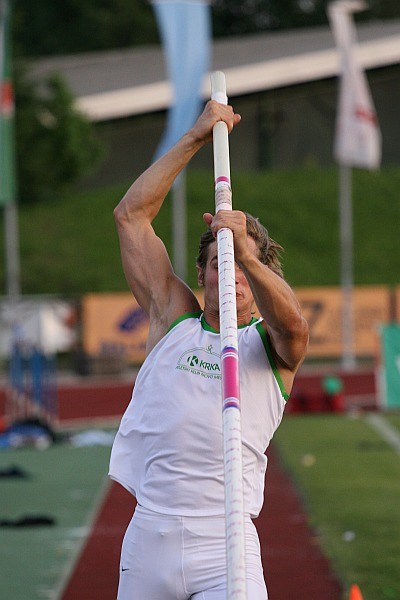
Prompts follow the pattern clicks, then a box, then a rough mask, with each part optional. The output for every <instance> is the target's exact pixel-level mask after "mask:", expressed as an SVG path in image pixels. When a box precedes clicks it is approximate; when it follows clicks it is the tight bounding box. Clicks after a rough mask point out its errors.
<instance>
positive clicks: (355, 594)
mask: <svg viewBox="0 0 400 600" xmlns="http://www.w3.org/2000/svg"><path fill="white" fill-rule="evenodd" d="M349 600H363V597H362V593H361V590H360V588H359V587H358V585H355V584H353V585H352V586H351V588H350V596H349Z"/></svg>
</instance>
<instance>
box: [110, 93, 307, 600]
mask: <svg viewBox="0 0 400 600" xmlns="http://www.w3.org/2000/svg"><path fill="white" fill-rule="evenodd" d="M220 120H222V121H224V122H225V123H226V124H227V126H228V131H229V132H231V131H232V129H233V128H234V127H235V126H236V125H237V124H238V123H239V121H240V116H239V115H238V114H235V113H234V111H233V109H232V107H230V106H225V105H222V104H219V103H217V102H215V101H210V102H208V104H207V105H206V107H205V109H204V111H203V113H202V115H201V116H200V117H199V119H198V121H197V122H196V124H195V125H194V127H193V128H192V129H190V130H189V131H188V132H187V133H186V134H185V135H184V136H183V137H182V138H181V139H180V141H178V142H177V144H176V145H175V146H174V147H173V148H172V149H171V150H169V151H168V152H167V153H166V154H165V155H164V156H163V157H161V158H160V159H159V160H158V161H157V162H156V163H154V164H153V165H152V166H151V167H149V168H148V169H147V170H146V171H145V172H144V173H143V174H142V175H141V176H140V177H139V178H138V179H137V180H136V181H135V182H134V183H133V185H132V186H131V187H130V189H129V190H128V192H127V193H126V195H125V196H124V198H123V199H122V200H121V202H120V203H119V205H118V206H117V208H116V209H115V211H114V214H115V219H116V224H117V228H118V234H119V239H120V246H121V255H122V263H123V267H124V271H125V275H126V278H127V281H128V283H129V286H130V288H131V290H132V292H133V294H134V296H135V298H136V299H137V301H138V302H139V304H140V305H141V306H142V308H143V309H144V310H145V311H146V312H147V314H148V315H149V320H150V328H149V336H148V340H147V357H146V360H145V362H144V364H143V366H142V368H141V369H140V372H139V374H138V377H137V380H136V383H135V388H134V392H133V395H132V400H131V402H130V404H129V406H128V408H127V410H126V412H125V414H124V416H123V418H122V421H121V425H120V428H119V431H118V433H117V436H116V439H115V442H114V446H113V449H112V454H111V461H110V476H111V477H112V478H113V479H115V480H116V481H118V482H119V483H121V484H122V485H123V486H124V487H126V488H127V489H128V490H129V491H130V492H131V493H132V494H133V495H134V496H135V498H136V500H137V507H136V510H135V514H134V516H133V518H132V521H131V523H130V524H129V526H128V529H127V531H126V534H125V537H124V541H123V545H122V551H121V562H120V581H119V588H118V599H119V600H188V599H191V600H226V550H225V517H224V511H225V509H224V481H223V444H222V399H221V380H220V379H221V374H220V341H219V333H218V332H219V304H218V258H217V243H216V241H215V236H216V234H217V231H218V230H219V229H220V228H222V227H229V228H230V229H231V230H232V232H233V239H234V251H235V261H236V301H237V319H238V344H239V365H240V367H239V368H240V398H241V418H242V451H243V484H244V507H245V544H246V578H247V595H248V600H266V598H267V590H266V586H265V583H264V577H263V571H262V566H261V558H260V547H259V541H258V537H257V533H256V530H255V527H254V525H253V522H252V519H253V518H254V517H256V516H257V515H258V513H259V512H260V510H261V507H262V503H263V493H264V476H265V470H266V462H267V461H266V457H265V454H264V453H265V450H266V448H267V447H268V444H269V442H270V440H271V438H272V436H273V434H274V432H275V430H276V428H277V427H278V425H279V423H280V421H281V419H282V415H283V411H284V407H285V403H286V400H287V399H288V394H289V393H290V390H291V388H292V384H293V379H294V376H295V373H296V371H297V369H298V367H299V365H300V364H301V362H302V360H303V358H304V355H305V351H306V347H307V341H308V328H307V323H306V321H305V320H304V318H303V317H302V315H301V313H300V309H299V304H298V302H297V300H296V298H295V296H294V294H293V292H292V290H291V288H290V287H289V285H288V284H287V283H286V282H285V280H284V279H283V276H282V273H281V269H280V264H279V249H280V246H279V245H278V244H276V243H275V242H273V240H271V238H269V237H268V233H267V231H266V229H265V228H264V227H263V226H262V225H261V224H260V223H259V222H258V220H257V219H255V218H254V217H251V216H250V215H247V214H245V213H243V212H240V211H236V210H235V211H222V210H221V211H219V212H218V214H217V215H215V216H213V215H211V214H210V213H205V214H204V215H203V218H204V221H205V223H206V225H207V226H208V231H207V232H206V233H205V234H204V235H203V236H202V238H201V242H200V251H199V256H198V260H197V271H198V283H199V285H200V286H203V287H204V310H203V311H201V309H200V306H199V303H198V301H197V299H196V297H195V296H194V294H193V292H192V290H191V289H190V288H189V287H188V286H187V285H185V283H183V282H182V281H181V280H180V279H179V278H178V277H177V276H176V275H175V273H174V271H173V269H172V267H171V263H170V260H169V258H168V255H167V252H166V249H165V246H164V244H163V242H162V241H161V240H160V238H159V237H157V235H156V234H155V232H154V229H153V227H152V222H153V220H154V218H155V217H156V215H157V213H158V212H159V210H160V208H161V206H162V203H163V201H164V199H165V197H166V196H167V193H168V191H169V189H170V188H171V186H172V183H173V181H174V179H175V178H176V176H177V175H178V174H179V172H180V171H181V170H182V169H183V168H184V167H185V166H186V165H187V164H188V162H189V161H190V159H191V158H192V157H193V156H194V155H195V153H196V152H198V151H199V150H200V148H202V147H203V146H204V145H205V144H206V143H207V142H209V141H210V140H211V139H212V129H213V126H214V124H215V123H216V122H217V121H220ZM254 305H256V306H257V309H258V311H259V313H260V315H261V318H260V319H255V318H254V317H253V314H254Z"/></svg>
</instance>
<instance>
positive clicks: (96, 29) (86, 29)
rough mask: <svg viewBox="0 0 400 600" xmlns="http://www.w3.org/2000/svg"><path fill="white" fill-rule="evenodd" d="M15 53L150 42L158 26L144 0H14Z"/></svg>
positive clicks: (63, 51) (65, 51) (36, 53)
mask: <svg viewBox="0 0 400 600" xmlns="http://www.w3.org/2000/svg"><path fill="white" fill-rule="evenodd" d="M13 23H14V26H13V39H14V43H15V48H14V52H15V55H17V56H31V57H33V56H44V55H50V54H70V53H76V52H87V51H92V50H103V49H109V48H121V47H128V46H137V45H141V44H146V43H154V42H156V41H157V40H158V31H157V25H156V21H155V17H154V14H153V9H152V7H151V5H150V3H149V2H146V0H61V1H59V2H57V1H55V0H34V1H33V0H14V2H13Z"/></svg>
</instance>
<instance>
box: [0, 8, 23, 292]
mask: <svg viewBox="0 0 400 600" xmlns="http://www.w3.org/2000/svg"><path fill="white" fill-rule="evenodd" d="M10 20H11V5H10V3H9V2H8V0H0V83H1V90H0V91H1V94H0V96H1V98H0V203H1V204H3V205H4V230H5V231H4V240H5V251H6V292H7V296H8V299H9V301H10V304H13V303H14V301H15V300H16V299H17V298H18V297H19V296H20V294H21V289H20V262H19V235H18V211H17V201H16V195H17V191H16V189H17V185H16V172H15V171H16V164H15V146H14V144H15V140H14V113H15V105H14V91H13V86H12V79H11V39H10V36H11V27H10Z"/></svg>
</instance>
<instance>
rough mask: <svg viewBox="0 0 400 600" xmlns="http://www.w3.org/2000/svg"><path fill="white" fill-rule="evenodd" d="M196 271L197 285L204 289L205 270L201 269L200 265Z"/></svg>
mask: <svg viewBox="0 0 400 600" xmlns="http://www.w3.org/2000/svg"><path fill="white" fill-rule="evenodd" d="M196 269H197V283H198V285H199V286H200V287H203V285H204V272H203V269H202V268H201V267H199V265H196Z"/></svg>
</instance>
